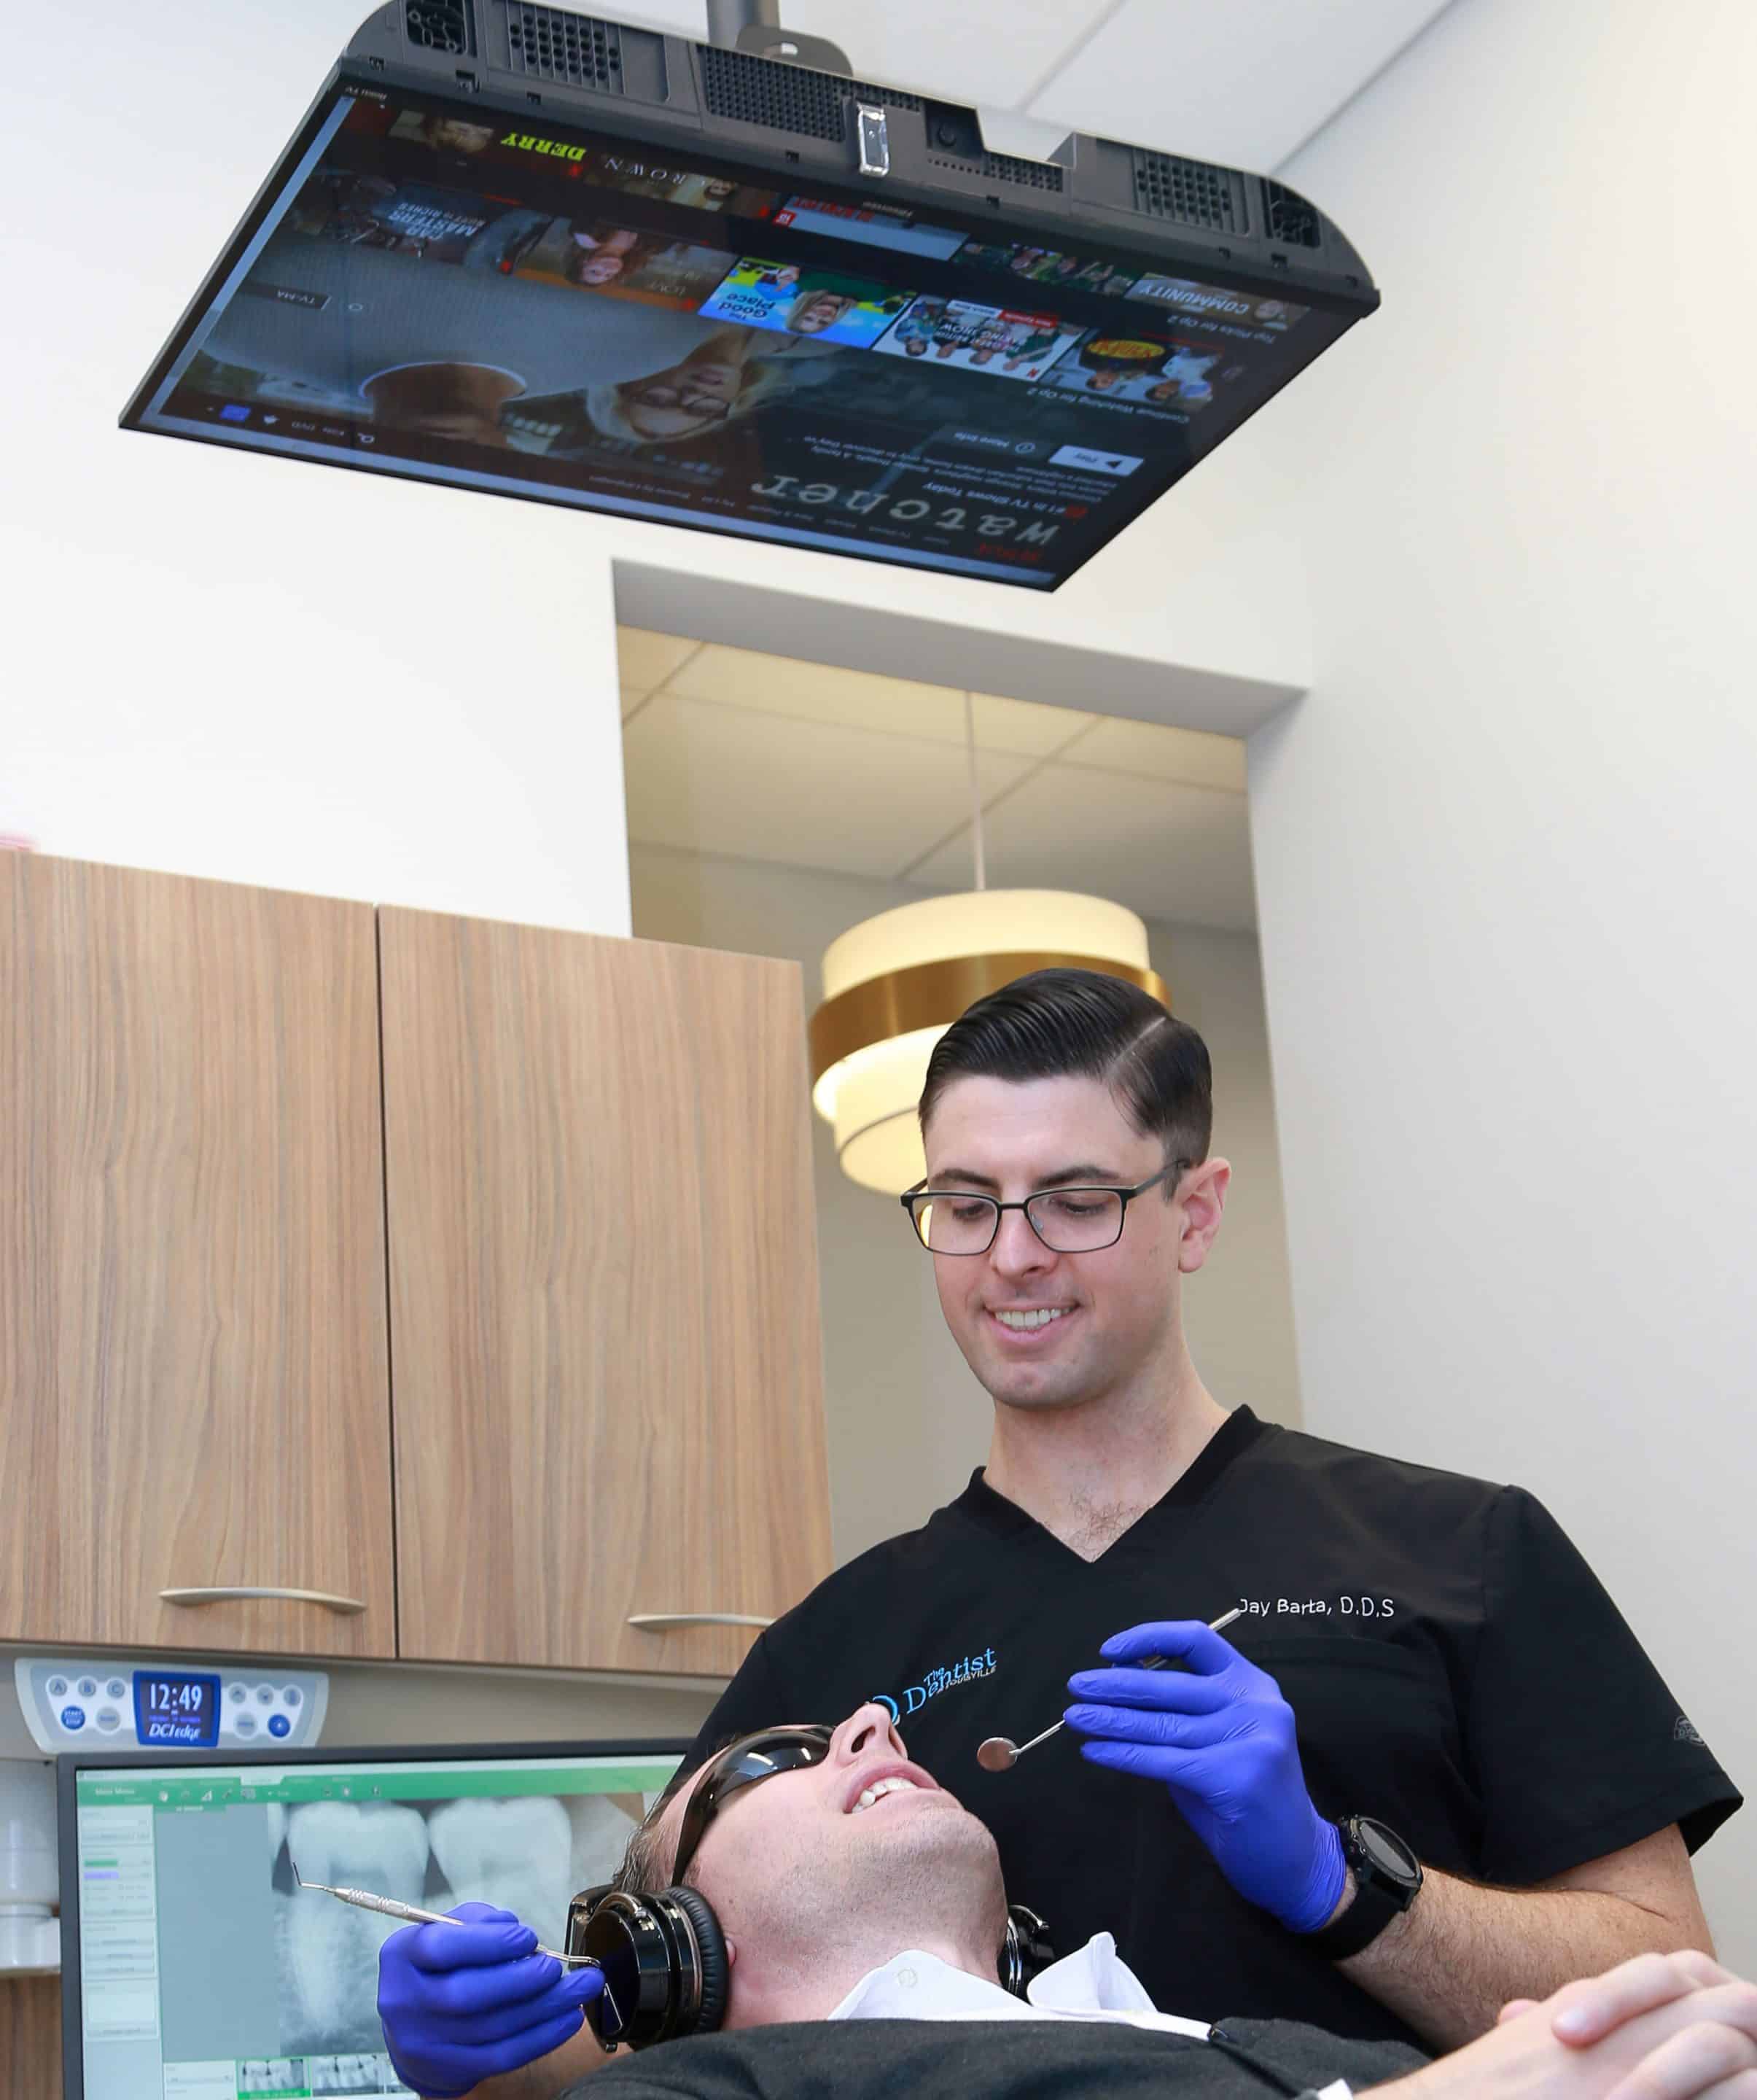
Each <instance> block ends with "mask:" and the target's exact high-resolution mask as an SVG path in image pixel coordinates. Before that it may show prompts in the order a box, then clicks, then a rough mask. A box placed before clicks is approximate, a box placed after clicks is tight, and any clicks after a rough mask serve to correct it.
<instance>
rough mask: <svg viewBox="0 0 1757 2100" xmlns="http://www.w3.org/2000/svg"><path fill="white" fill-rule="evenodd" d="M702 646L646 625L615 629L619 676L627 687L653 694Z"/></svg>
mask: <svg viewBox="0 0 1757 2100" xmlns="http://www.w3.org/2000/svg"><path fill="white" fill-rule="evenodd" d="M701 646H702V645H701V643H700V642H690V641H687V640H685V637H683V636H682V635H680V634H654V633H652V632H651V631H650V629H647V628H645V627H619V628H618V629H617V630H616V664H617V675H618V676H619V677H620V678H621V680H622V682H623V689H624V690H628V691H634V692H638V693H650V692H651V691H652V690H654V687H655V686H663V684H664V682H665V681H666V680H667V678H668V677H670V676H671V674H672V672H673V671H675V670H676V668H677V667H678V666H679V665H680V664H687V663H688V662H689V659H690V658H691V657H692V656H693V655H695V653H696V651H698V649H699V648H700V647H701Z"/></svg>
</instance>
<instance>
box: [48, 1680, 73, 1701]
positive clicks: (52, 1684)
mask: <svg viewBox="0 0 1757 2100" xmlns="http://www.w3.org/2000/svg"><path fill="white" fill-rule="evenodd" d="M42 1688H43V1690H44V1691H45V1692H47V1693H48V1695H49V1696H50V1697H51V1699H64V1698H66V1696H67V1695H68V1691H69V1690H70V1689H71V1687H70V1686H69V1685H68V1681H67V1679H65V1678H64V1677H51V1679H49V1682H48V1683H46V1685H44V1687H42Z"/></svg>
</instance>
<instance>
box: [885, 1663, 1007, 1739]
mask: <svg viewBox="0 0 1757 2100" xmlns="http://www.w3.org/2000/svg"><path fill="white" fill-rule="evenodd" d="M993 1674H994V1650H993V1648H983V1649H982V1650H981V1651H980V1652H979V1653H977V1654H975V1655H967V1656H966V1657H964V1659H963V1661H962V1662H955V1663H953V1665H951V1667H950V1668H949V1670H929V1671H928V1672H927V1675H926V1676H925V1677H924V1678H923V1679H922V1681H921V1682H920V1683H919V1684H906V1685H905V1686H904V1687H903V1699H902V1703H901V1705H899V1704H898V1702H897V1701H896V1700H895V1699H893V1698H892V1696H891V1695H890V1693H889V1692H874V1694H873V1695H872V1696H873V1704H874V1705H875V1706H883V1707H885V1708H887V1710H889V1713H890V1715H891V1718H892V1720H893V1721H901V1719H902V1718H904V1716H905V1714H918V1713H919V1712H920V1711H921V1710H922V1708H923V1706H925V1705H927V1701H929V1700H930V1699H937V1698H938V1697H939V1696H940V1693H941V1692H949V1691H950V1690H951V1688H952V1687H953V1685H954V1684H968V1683H969V1682H970V1680H971V1678H973V1677H993Z"/></svg>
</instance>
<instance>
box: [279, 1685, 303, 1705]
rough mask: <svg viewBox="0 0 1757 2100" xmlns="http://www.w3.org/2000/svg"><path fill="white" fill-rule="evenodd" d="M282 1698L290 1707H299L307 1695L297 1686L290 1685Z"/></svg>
mask: <svg viewBox="0 0 1757 2100" xmlns="http://www.w3.org/2000/svg"><path fill="white" fill-rule="evenodd" d="M281 1696H282V1698H283V1699H284V1700H285V1701H286V1702H287V1704H288V1705H289V1706H297V1705H299V1704H300V1702H301V1701H302V1700H303V1699H304V1697H305V1694H304V1693H303V1692H302V1691H301V1690H300V1689H299V1687H298V1686H297V1684H289V1685H288V1687H287V1688H286V1690H285V1691H284V1692H283V1693H282V1694H281Z"/></svg>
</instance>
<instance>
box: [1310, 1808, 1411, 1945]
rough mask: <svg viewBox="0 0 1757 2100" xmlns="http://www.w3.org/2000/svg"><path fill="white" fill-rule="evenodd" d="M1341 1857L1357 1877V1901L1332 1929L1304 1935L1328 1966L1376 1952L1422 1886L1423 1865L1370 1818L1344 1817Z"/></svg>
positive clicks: (1355, 1896)
mask: <svg viewBox="0 0 1757 2100" xmlns="http://www.w3.org/2000/svg"><path fill="white" fill-rule="evenodd" d="M1336 1829H1338V1830H1340V1831H1341V1833H1342V1857H1343V1859H1344V1860H1345V1861H1346V1862H1347V1865H1348V1870H1349V1872H1350V1873H1351V1874H1352V1875H1353V1876H1354V1901H1353V1903H1351V1904H1350V1905H1349V1907H1348V1908H1347V1909H1346V1910H1345V1911H1344V1912H1343V1913H1342V1915H1341V1917H1339V1918H1338V1919H1337V1920H1336V1923H1335V1924H1334V1925H1325V1926H1319V1929H1318V1930H1317V1931H1316V1932H1306V1933H1301V1935H1300V1944H1301V1946H1302V1947H1309V1948H1310V1949H1311V1951H1312V1952H1313V1953H1314V1954H1318V1955H1321V1956H1322V1957H1323V1959H1324V1960H1325V1961H1347V1959H1348V1957H1350V1955H1351V1954H1358V1953H1359V1952H1360V1951H1361V1949H1362V1948H1363V1947H1370V1946H1372V1943H1373V1942H1374V1940H1376V1939H1377V1938H1378V1937H1379V1935H1380V1933H1381V1932H1383V1931H1384V1930H1385V1927H1386V1926H1388V1925H1389V1923H1390V1922H1391V1921H1392V1919H1393V1918H1394V1917H1402V1916H1403V1913H1404V1912H1405V1911H1406V1910H1407V1909H1408V1908H1409V1907H1410V1905H1411V1904H1412V1903H1413V1902H1414V1901H1415V1900H1416V1890H1418V1889H1419V1888H1420V1886H1421V1862H1420V1860H1418V1859H1417V1858H1416V1855H1415V1854H1414V1853H1413V1852H1411V1851H1410V1849H1409V1847H1408V1846H1407V1845H1406V1844H1405V1843H1404V1842H1403V1839H1402V1838H1399V1837H1398V1834H1397V1833H1396V1832H1395V1831H1394V1830H1387V1829H1385V1825H1384V1824H1382V1823H1375V1822H1374V1821H1373V1820H1372V1817H1371V1816H1368V1815H1345V1816H1343V1817H1342V1818H1341V1820H1340V1821H1339V1822H1338V1823H1337V1824H1336Z"/></svg>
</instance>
